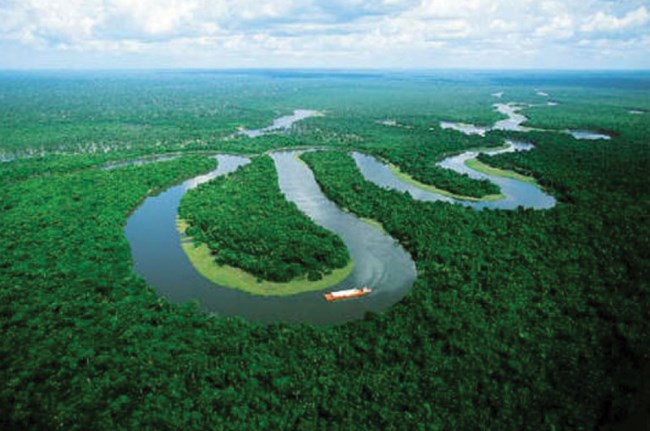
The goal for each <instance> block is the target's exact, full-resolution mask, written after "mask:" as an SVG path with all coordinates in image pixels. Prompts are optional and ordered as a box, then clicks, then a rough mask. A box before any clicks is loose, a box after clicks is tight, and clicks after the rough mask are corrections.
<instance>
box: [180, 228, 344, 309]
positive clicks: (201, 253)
mask: <svg viewBox="0 0 650 431" xmlns="http://www.w3.org/2000/svg"><path fill="white" fill-rule="evenodd" d="M186 229H187V224H186V222H185V221H184V220H179V221H178V230H179V231H180V232H181V233H185V230H186ZM181 247H183V250H184V251H185V254H187V257H188V258H189V259H190V262H192V265H194V267H195V268H196V270H197V271H199V273H200V274H201V275H202V276H204V277H205V278H207V279H208V280H210V281H211V282H213V283H216V284H219V285H221V286H228V287H231V288H234V289H239V290H243V291H244V292H248V293H250V294H253V295H261V296H287V295H295V294H297V293H304V292H313V291H317V290H323V289H325V288H327V287H330V286H333V285H335V284H337V283H340V282H341V281H343V280H345V279H346V278H347V277H348V276H349V275H350V274H351V273H352V270H353V269H354V261H352V260H350V261H349V262H348V264H347V265H346V266H344V267H343V268H339V269H334V270H332V271H331V272H330V273H329V274H327V275H325V276H324V277H322V278H320V279H319V280H315V281H312V280H309V279H308V278H307V277H306V276H303V277H301V278H298V279H294V280H291V281H287V282H283V283H279V282H271V281H267V280H260V279H259V277H256V276H254V275H252V274H250V273H248V272H246V271H243V270H241V269H240V268H236V267H234V266H230V265H218V264H215V261H214V255H213V254H212V251H211V250H210V249H209V248H208V246H207V245H205V244H201V243H199V244H197V243H196V242H195V241H193V240H192V238H191V237H188V238H185V239H184V240H183V241H182V243H181Z"/></svg>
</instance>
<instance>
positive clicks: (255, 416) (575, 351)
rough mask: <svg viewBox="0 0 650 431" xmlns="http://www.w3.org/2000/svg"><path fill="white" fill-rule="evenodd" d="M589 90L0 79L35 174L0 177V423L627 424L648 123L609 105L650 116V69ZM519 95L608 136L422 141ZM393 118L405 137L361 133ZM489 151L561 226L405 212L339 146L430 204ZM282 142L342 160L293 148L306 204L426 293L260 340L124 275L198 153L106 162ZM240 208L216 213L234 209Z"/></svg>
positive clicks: (18, 147) (407, 82) (642, 372)
mask: <svg viewBox="0 0 650 431" xmlns="http://www.w3.org/2000/svg"><path fill="white" fill-rule="evenodd" d="M606 78H607V79H603V78H602V77H601V76H600V75H597V76H589V75H587V76H578V75H575V74H571V73H569V74H549V75H548V76H540V75H538V74H534V73H532V74H530V75H527V74H525V73H524V74H521V75H518V74H515V73H503V74H499V73H497V72H494V73H487V72H485V73H477V74H471V73H469V72H468V73H461V72H454V73H451V72H449V73H446V72H441V73H440V74H439V75H436V74H432V75H426V74H424V73H422V74H417V73H416V74H413V75H400V74H397V75H390V74H389V75H387V76H384V75H381V74H369V75H368V74H366V75H361V74H358V75H354V74H353V75H350V76H345V77H341V76H336V75H330V74H327V73H323V74H316V73H314V74H313V75H309V74H307V75H306V76H302V75H299V76H294V75H292V74H291V73H290V72H287V74H286V76H285V75H278V74H277V73H275V72H268V73H259V74H252V75H249V76H242V74H241V73H223V74H218V73H207V72H202V73H198V72H196V73H187V74H182V73H172V72H160V73H158V74H156V73H148V74H137V73H136V74H135V75H132V74H126V73H124V74H121V73H115V74H109V73H107V74H106V75H101V74H100V75H91V74H83V73H79V74H72V75H65V74H57V73H54V72H52V73H51V74H47V73H45V72H43V73H41V74H19V73H12V74H7V73H5V74H2V75H1V76H0V94H1V95H2V98H0V115H2V118H3V122H2V124H1V125H0V138H1V139H0V148H1V149H2V153H3V154H4V155H6V156H7V157H13V156H18V157H25V156H30V157H32V156H35V155H39V156H41V155H42V157H35V158H30V159H21V160H14V161H10V162H6V163H0V183H1V184H2V187H1V188H0V208H1V210H0V229H1V234H0V330H1V332H2V337H1V338H0V381H2V382H3V384H2V386H1V387H0V427H1V428H2V429H8V430H9V429H12V430H13V429H60V430H66V431H67V430H75V429H78V430H88V429H110V430H114V429H158V430H164V429H170V430H171V429H196V430H205V429H233V430H240V429H302V430H311V429H350V430H353V429H359V430H367V429H476V428H481V429H494V430H519V429H545V430H546V429H598V428H600V427H602V426H604V425H607V424H613V423H617V422H620V421H626V420H627V419H628V418H629V416H630V415H635V414H636V413H637V412H639V411H642V409H643V408H644V407H647V406H648V405H650V393H649V391H648V385H646V384H645V383H646V382H647V381H648V379H649V378H650V365H649V364H650V331H649V327H648V322H649V321H650V311H649V310H650V307H649V306H648V300H649V294H650V285H649V280H650V261H649V260H648V256H650V220H648V217H649V216H648V214H650V184H649V182H650V177H649V176H648V175H647V173H648V172H649V171H650V151H648V145H649V140H650V117H649V116H648V114H647V113H646V114H643V115H629V114H628V113H627V109H629V108H639V109H645V110H649V109H650V102H649V101H648V100H649V99H648V97H647V95H648V91H650V76H648V75H647V74H643V73H641V74H622V75H615V74H614V75H611V76H610V75H608V76H607V77H606ZM533 88H544V90H545V91H547V92H549V93H550V94H551V97H552V98H553V100H557V101H558V102H560V104H559V105H558V106H555V107H552V108H551V107H539V108H531V109H529V110H527V111H526V114H527V115H530V118H531V121H530V123H531V125H533V126H538V127H545V128H553V129H558V130H561V129H565V128H567V127H575V128H587V129H589V128H591V129H603V130H605V131H608V132H611V133H612V134H613V135H614V137H613V139H612V140H611V141H579V140H576V139H574V138H572V137H570V136H566V135H562V134H555V133H542V132H531V133H528V134H518V133H504V132H490V133H489V134H488V137H487V138H486V139H479V138H476V137H466V136H464V135H461V134H460V133H456V134H454V132H453V131H446V130H445V131H441V130H439V129H438V128H437V124H438V122H439V121H440V120H450V121H455V120H457V121H465V122H472V123H477V124H491V123H493V122H494V120H496V119H498V118H499V116H498V114H497V113H495V112H494V111H493V110H492V109H491V108H490V104H491V103H494V98H492V97H491V96H490V94H491V93H492V92H494V91H504V92H505V94H504V98H508V100H516V101H520V102H530V103H539V102H545V101H546V99H540V98H539V97H538V96H536V95H535V93H534V92H533V91H532V89H533ZM296 107H304V108H318V109H322V110H324V111H325V112H326V116H325V117H322V118H313V119H309V120H305V121H304V122H302V123H299V124H298V125H297V126H296V127H295V129H294V130H293V132H292V133H291V134H289V135H284V134H277V135H273V136H265V137H261V138H258V139H246V138H242V137H232V138H228V136H230V134H231V133H232V132H233V131H234V130H235V129H236V127H237V126H238V125H245V126H246V127H257V126H265V125H268V124H269V123H270V121H271V120H272V119H273V118H275V117H276V116H277V115H282V114H286V113H288V112H291V111H292V110H293V109H294V108H296ZM386 118H394V119H396V120H398V121H399V123H400V124H404V125H407V126H409V127H411V128H403V127H389V126H385V125H381V124H378V123H377V120H382V119H386ZM505 137H511V138H520V139H526V140H528V141H531V142H533V143H534V144H535V145H536V148H535V150H534V151H531V152H525V153H512V154H503V155H499V156H495V157H489V156H485V155H482V156H481V157H480V158H481V160H482V161H485V162H486V163H489V164H490V165H492V166H496V167H500V168H504V169H510V170H515V171H517V172H520V173H523V174H526V175H529V174H530V175H532V176H534V177H535V178H536V179H537V180H538V181H539V183H540V184H541V185H542V186H543V187H544V188H545V190H548V191H549V193H551V194H553V195H554V196H555V197H556V198H558V201H559V203H558V205H557V206H556V207H555V208H553V209H551V210H544V211H534V210H516V211H492V210H484V211H474V210H472V209H468V208H463V207H460V206H456V205H451V204H446V203H442V202H436V203H425V202H418V201H415V200H413V199H411V197H410V196H408V195H406V194H401V193H398V192H394V191H387V190H383V189H381V188H379V187H376V186H374V185H373V184H371V183H368V182H366V181H365V180H364V179H363V177H362V176H361V174H360V173H359V172H358V170H357V168H356V165H355V164H354V161H353V160H352V159H351V157H350V156H349V154H348V153H349V151H350V150H352V149H355V150H360V151H364V152H368V153H370V154H373V155H375V156H377V157H381V158H383V159H385V160H389V161H392V162H394V163H395V164H397V165H398V166H400V167H401V168H402V170H404V171H406V172H408V173H409V174H411V175H412V176H414V177H415V178H418V179H420V180H422V181H424V182H429V181H431V182H433V184H435V185H439V186H441V185H440V184H438V183H437V182H438V181H445V179H443V178H442V177H439V176H438V175H439V174H437V173H435V172H437V168H435V166H433V165H434V164H435V162H436V161H437V160H439V159H440V158H441V157H443V156H444V155H446V154H451V153H458V152H461V151H463V150H465V149H467V148H471V147H473V146H479V145H480V146H485V145H501V143H502V142H503V139H504V138H505ZM222 138H225V139H223V140H222ZM297 146H328V147H331V148H332V149H334V151H327V152H314V153H308V154H306V155H304V156H303V159H304V160H305V161H306V162H307V163H308V164H309V166H310V167H311V168H312V170H313V171H314V173H315V175H316V179H317V180H318V182H319V184H320V185H321V187H322V189H323V191H324V192H325V193H326V194H327V195H328V197H329V198H330V199H332V200H333V201H334V202H336V203H337V204H338V205H339V206H340V207H342V208H346V209H347V210H349V211H351V212H353V213H354V214H356V215H358V216H362V217H368V218H372V219H374V220H377V221H379V222H380V223H381V224H382V226H383V227H384V228H385V229H386V231H387V232H388V233H390V235H391V236H393V237H394V238H397V239H398V240H399V241H400V242H401V244H402V245H403V246H404V247H405V248H406V249H407V250H408V251H409V252H410V253H411V255H412V256H413V258H414V260H415V261H416V265H417V270H418V278H417V281H416V282H415V285H414V287H413V289H412V290H411V291H410V292H409V294H408V295H407V296H406V297H405V298H403V299H402V300H401V301H400V302H398V303H397V304H395V305H394V306H392V307H391V308H390V309H387V310H386V311H385V312H382V313H378V314H374V313H370V314H368V315H366V317H365V318H364V319H363V320H357V321H354V322H350V323H346V324H343V325H339V326H325V327H316V326H312V325H307V324H286V323H282V322H277V323H274V324H270V325H266V326H263V325H260V324H257V323H254V322H249V321H245V320H243V319H242V318H223V317H220V316H214V315H209V314H207V313H201V312H198V311H197V309H196V305H195V304H187V305H174V304H171V303H170V302H168V301H167V300H166V299H165V298H164V297H161V296H158V295H157V293H156V292H155V291H154V289H153V288H152V287H151V286H148V285H147V284H146V283H145V281H144V280H143V279H142V278H140V277H139V276H138V275H136V274H135V273H134V270H133V261H132V256H131V253H130V251H129V244H128V242H127V240H126V238H125V236H124V231H123V229H124V224H125V222H126V219H127V217H128V216H129V214H130V213H131V212H132V211H133V210H134V209H135V208H136V207H137V206H138V205H139V204H140V202H141V201H142V200H143V199H145V198H146V197H147V196H150V195H152V194H155V193H156V192H157V191H158V190H160V189H162V188H164V187H166V186H168V185H171V184H175V183H177V182H179V181H180V180H181V179H185V178H189V177H192V176H194V175H197V174H199V173H203V172H207V171H208V170H210V169H212V168H213V167H214V161H213V160H211V159H209V158H208V157H205V156H202V155H196V154H195V155H185V156H183V157H180V158H177V159H175V160H171V161H164V162H158V163H151V164H145V165H142V166H129V167H123V168H119V169H115V170H110V171H106V170H101V169H99V167H101V166H103V165H104V164H105V163H107V162H109V161H111V160H121V159H126V158H130V157H136V156H140V155H143V154H153V153H163V152H170V151H185V150H200V151H204V150H211V151H229V152H238V153H246V154H260V153H262V152H264V151H267V150H269V149H272V148H280V147H297ZM104 151H106V153H105V152H104ZM59 152H62V153H66V154H57V153H59ZM416 155H417V156H416ZM260 172H263V173H266V174H267V175H266V177H265V178H264V179H265V181H261V180H259V177H258V174H259V175H261V174H260ZM273 172H274V171H273V169H272V165H271V161H270V160H269V159H268V158H266V157H258V158H257V159H256V161H255V162H254V163H253V166H251V167H250V169H248V168H247V170H245V171H242V172H240V173H238V174H237V175H232V176H231V177H229V178H228V179H227V180H223V181H222V180H217V181H215V183H214V184H206V185H205V186H204V187H202V188H200V189H198V190H196V194H194V192H192V193H191V194H189V195H188V201H187V202H184V203H183V205H184V206H185V205H187V204H188V202H190V201H191V200H192V198H193V197H198V196H199V195H200V194H202V193H209V194H212V193H215V195H216V194H218V193H220V188H221V187H222V186H223V187H226V183H228V184H230V185H229V186H228V187H232V188H233V189H232V190H235V188H236V187H238V185H241V181H243V180H244V179H246V178H248V179H249V180H250V181H251V182H254V183H255V184H256V188H255V190H249V189H241V190H238V192H240V193H241V199H244V200H245V203H246V208H247V209H246V211H249V210H250V211H257V210H259V211H260V212H261V214H260V216H261V215H263V214H264V208H263V206H262V205H260V204H262V203H263V202H262V201H258V202H252V197H253V194H254V195H257V194H258V193H268V194H269V196H270V197H269V199H271V200H272V201H273V202H276V197H277V195H276V194H274V193H276V192H277V189H276V188H275V177H273V178H271V179H269V178H270V175H272V173H273ZM240 174H241V175H240ZM220 184H221V186H219V185H220ZM482 184H483V183H479V182H473V181H471V180H469V179H468V178H466V177H463V176H460V175H457V174H455V175H451V176H450V178H449V183H445V186H447V187H448V188H449V189H453V188H454V187H457V188H456V189H454V190H456V191H457V192H459V193H460V192H462V193H466V194H470V195H481V194H484V193H487V192H491V190H490V189H491V185H482ZM271 189H273V193H272V192H271V191H270V190H271ZM246 197H250V198H251V200H248V199H245V198H246ZM234 198H235V197H234V196H233V199H234ZM229 200H230V199H227V200H226V201H229ZM243 203H244V202H242V204H243ZM196 204H197V209H198V206H200V205H204V204H205V205H208V206H209V207H210V210H211V211H212V209H214V210H218V206H219V205H218V203H217V202H213V201H210V202H208V201H207V200H203V199H197V201H196ZM280 205H282V207H285V208H286V205H287V204H286V203H283V204H280ZM188 208H191V206H190V207H188ZM232 211H237V212H235V213H229V214H225V215H224V216H225V217H231V218H233V217H234V214H244V213H245V212H246V211H244V208H237V209H235V208H234V207H233V208H232ZM274 211H275V210H274ZM282 211H284V210H282ZM190 212H192V211H190ZM294 214H295V213H294ZM186 215H187V214H186ZM207 217H208V215H207V214H206V218H207ZM246 217H247V218H250V217H249V216H248V215H246ZM188 218H189V217H188ZM235 222H237V221H233V223H235ZM212 223H217V221H213V220H211V221H210V224H212ZM250 224H252V223H250ZM255 226H258V225H257V223H255ZM292 228H293V226H292ZM259 229H261V228H259ZM309 229H311V228H309ZM272 236H273V235H270V237H272ZM335 248H336V247H335Z"/></svg>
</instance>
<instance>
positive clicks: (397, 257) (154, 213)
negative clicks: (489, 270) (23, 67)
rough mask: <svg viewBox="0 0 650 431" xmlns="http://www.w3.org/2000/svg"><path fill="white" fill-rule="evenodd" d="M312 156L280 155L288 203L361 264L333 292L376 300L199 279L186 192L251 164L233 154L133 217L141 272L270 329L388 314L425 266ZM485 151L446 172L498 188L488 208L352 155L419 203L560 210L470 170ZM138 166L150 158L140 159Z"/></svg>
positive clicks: (529, 190)
mask: <svg viewBox="0 0 650 431" xmlns="http://www.w3.org/2000/svg"><path fill="white" fill-rule="evenodd" d="M497 109H499V111H500V112H503V113H504V114H506V115H508V119H506V120H502V121H500V122H498V123H496V124H495V126H494V128H498V129H501V130H517V131H521V130H522V129H523V127H522V126H521V123H523V122H524V121H525V120H526V117H524V116H523V115H521V114H520V113H519V112H518V111H519V110H520V109H521V107H519V106H515V105H513V104H498V108H497ZM313 115H318V112H317V111H311V110H296V111H294V115H291V116H286V117H282V118H279V119H277V120H276V121H274V123H273V125H272V126H269V127H267V128H264V129H258V130H241V131H240V133H242V134H244V135H246V136H248V137H256V136H261V135H263V134H265V133H269V132H272V131H275V130H279V129H288V128H290V127H291V125H292V124H293V123H295V122H296V121H299V120H301V119H303V118H307V117H310V116H313ZM486 130H487V129H486ZM532 148H533V146H532V145H531V144H526V143H522V142H515V141H507V142H506V145H505V146H504V148H499V149H492V150H485V151H483V152H485V153H488V154H499V153H504V152H510V151H528V150H530V149H532ZM302 152H303V151H276V152H272V153H270V156H271V157H272V159H273V161H274V163H275V166H276V170H277V173H278V183H279V186H280V189H281V190H282V193H283V194H284V195H285V197H286V199H287V200H289V201H291V202H294V203H295V204H296V205H297V206H298V208H299V209H300V210H301V211H302V212H303V213H305V214H306V215H307V216H308V217H310V218H311V219H312V220H313V221H314V222H315V223H317V224H319V225H321V226H323V227H325V228H326V229H329V230H330V231H332V232H334V233H336V234H337V235H339V236H340V237H341V239H342V240H343V242H344V243H345V245H346V246H347V248H348V250H349V251H350V255H351V257H352V259H353V260H354V262H355V266H354V269H353V271H352V273H351V274H350V276H348V277H347V278H346V279H345V280H343V281H342V282H341V283H339V284H337V285H335V286H331V287H330V288H328V289H326V291H332V290H340V289H349V288H353V287H361V286H365V285H369V286H372V287H373V293H372V294H370V295H367V296H365V297H363V298H357V299H354V300H348V301H339V302H335V303H329V302H326V301H324V300H323V298H322V294H323V291H320V292H307V293H302V294H297V295H291V296H283V297H273V296H271V297H262V296H255V295H251V294H248V293H245V292H243V291H240V290H237V289H232V288H229V287H226V286H219V285H217V284H214V283H212V282H211V281H208V280H207V279H206V278H204V277H203V276H202V275H201V274H199V272H198V271H197V270H196V269H195V268H194V266H193V265H192V263H191V262H190V261H189V258H188V257H187V255H186V254H185V252H184V251H183V249H182V247H181V241H182V238H181V234H179V232H178V230H177V227H176V221H177V214H178V207H179V205H180V202H181V199H182V197H183V195H184V194H185V193H186V192H187V191H188V190H190V189H191V188H193V187H196V186H198V185H199V184H202V183H204V182H206V181H209V180H211V179H213V178H216V177H218V176H221V175H226V174H229V173H231V172H234V171H235V170H237V169H238V168H239V167H241V166H243V165H245V164H247V163H248V162H249V160H248V159H247V158H245V157H240V156H232V155H216V156H215V158H216V159H217V161H218V166H217V168H216V169H215V170H213V171H212V172H209V173H208V174H205V175H200V176H198V177H195V178H192V179H190V180H187V181H185V182H183V183H182V184H180V185H177V186H173V187H171V188H169V189H167V190H166V191H164V192H162V193H160V194H158V195H156V196H151V197H148V198H147V199H146V200H145V201H144V203H143V204H142V205H141V206H140V207H139V208H137V210H136V211H135V212H134V213H133V214H132V215H131V217H130V218H129V219H128V221H127V225H126V228H125V234H126V237H127V239H128V241H129V243H130V246H131V253H132V256H133V261H134V270H135V272H136V273H138V274H140V275H141V276H142V277H143V278H144V279H145V280H146V281H147V282H148V283H149V285H151V286H153V287H154V288H155V289H156V290H157V291H158V293H159V294H160V295H162V296H164V297H166V298H167V299H168V300H170V301H171V302H174V303H181V304H182V303H186V302H189V301H196V302H198V305H199V307H200V309H202V310H204V311H207V312H209V313H216V314H218V315H221V316H241V317H244V318H246V319H248V320H253V321H259V322H263V323H269V322H277V321H286V322H311V323H315V324H323V325H327V324H337V323H343V322H347V321H350V320H355V319H360V318H363V316H364V315H365V314H366V313H367V312H379V311H382V310H384V309H386V308H388V307H390V306H391V305H392V304H394V303H396V302H397V301H399V300H400V299H401V298H402V297H403V296H404V295H405V294H406V293H407V292H408V291H409V289H410V288H411V287H412V285H413V282H414V281H415V278H416V276H417V272H416V268H415V263H414V262H413V260H412V259H411V257H410V255H409V254H408V253H407V252H406V251H405V250H404V249H403V248H402V247H401V245H399V244H398V243H397V241H395V240H394V239H393V238H391V237H390V236H389V235H387V234H386V233H384V232H382V231H380V230H379V229H377V228H376V227H373V226H371V225H370V224H368V223H366V222H365V221H362V220H359V219H358V218H356V217H355V216H353V215H351V214H349V213H346V212H344V211H342V210H341V209H339V208H338V207H337V206H336V205H335V204H334V203H333V202H331V201H329V200H328V199H327V198H326V197H325V195H324V194H323V192H322V191H321V189H320V187H319V186H318V183H317V182H316V180H315V178H314V175H313V173H312V172H311V170H310V169H309V167H308V166H307V165H306V164H305V163H303V162H302V161H301V160H299V158H298V156H299V155H300V154H301V153H302ZM478 154H479V152H476V151H468V152H465V153H462V154H459V155H457V156H453V157H449V158H447V159H444V160H443V161H441V162H439V165H440V166H441V167H443V168H446V169H452V170H454V171H456V172H459V173H465V174H467V175H469V176H470V177H472V178H476V179H488V180H489V181H492V182H494V183H495V184H497V185H498V186H499V187H500V189H501V192H502V194H503V195H504V196H505V197H504V198H503V199H500V200H497V201H492V202H487V201H466V200H462V199H454V198H450V197H448V196H444V195H441V194H438V193H434V192H432V191H427V190H424V189H422V188H418V187H416V186H414V185H412V184H409V183H406V182H404V181H403V180H402V179H400V178H399V177H397V176H396V175H395V174H394V173H393V172H392V171H391V170H390V168H389V167H388V166H386V165H385V164H383V163H381V162H380V161H378V160H377V159H375V158H373V157H371V156H368V155H365V154H361V153H358V152H353V153H352V156H353V158H354V160H355V161H356V164H357V166H358V167H359V170H360V172H361V173H362V174H363V176H364V177H365V178H366V179H367V180H369V181H372V182H374V183H375V184H378V185H380V186H382V187H386V188H390V189H395V190H400V191H406V192H409V193H410V194H411V195H412V197H413V198H414V199H419V200H424V201H445V202H452V203H457V204H460V205H464V206H467V207H471V208H475V209H482V208H494V209H506V210H511V209H514V208H516V207H519V206H522V207H526V208H534V209H546V208H550V207H552V206H553V205H555V199H554V198H553V197H552V196H550V195H548V194H546V193H545V192H544V191H543V190H541V189H540V188H539V187H538V186H537V185H536V184H534V183H530V182H524V181H520V180H518V179H512V178H506V177H499V176H493V175H488V174H485V173H482V172H478V171H476V170H474V169H471V168H470V167H468V166H467V164H466V162H467V161H468V160H471V159H473V158H476V157H477V156H478ZM153 160H156V159H153ZM158 160H161V159H158ZM147 161H151V159H147ZM135 163H140V161H138V160H136V161H135ZM121 166H125V163H122V162H120V164H118V165H116V166H110V168H117V167H121Z"/></svg>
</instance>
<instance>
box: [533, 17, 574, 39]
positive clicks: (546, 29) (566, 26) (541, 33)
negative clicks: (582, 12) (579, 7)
mask: <svg viewBox="0 0 650 431" xmlns="http://www.w3.org/2000/svg"><path fill="white" fill-rule="evenodd" d="M573 29H574V24H573V18H571V17H570V16H569V15H567V14H564V15H560V16H556V17H554V18H553V19H552V20H551V22H550V23H548V24H546V25H543V26H542V27H539V28H537V30H535V36H536V37H540V38H550V39H567V38H569V37H571V36H573Z"/></svg>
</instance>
